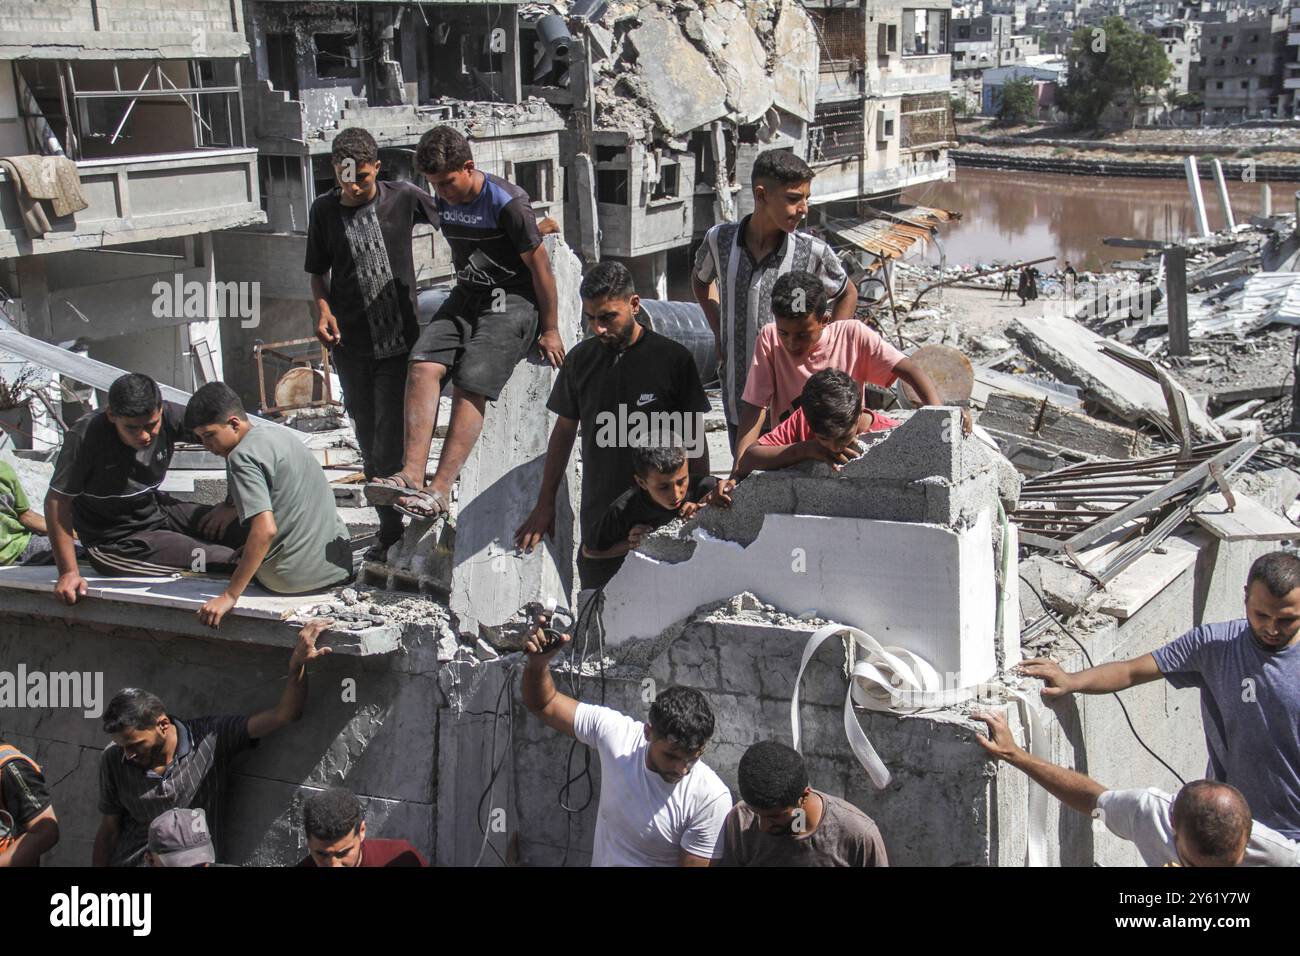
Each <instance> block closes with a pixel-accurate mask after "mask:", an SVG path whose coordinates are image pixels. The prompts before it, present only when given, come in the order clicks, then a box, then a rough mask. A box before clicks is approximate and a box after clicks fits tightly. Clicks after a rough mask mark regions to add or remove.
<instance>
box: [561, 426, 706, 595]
mask: <svg viewBox="0 0 1300 956" xmlns="http://www.w3.org/2000/svg"><path fill="white" fill-rule="evenodd" d="M632 467H633V469H634V474H633V480H634V482H635V484H633V485H632V487H631V488H629V489H628V490H627V491H625V492H623V494H621V495H619V496H618V497H617V498H616V499H614V502H613V504H611V505H610V506H609V508H607V509H606V510H605V514H604V515H603V516H602V517H601V519H600V522H599V523H598V524H597V525H596V530H595V532H594V533H593V534H592V536H591V538H590V539H589V540H588V541H586V542H585V543H584V544H583V547H582V553H583V554H584V555H585V556H586V557H588V558H605V559H609V567H610V572H609V573H610V575H611V576H612V574H613V572H615V571H617V570H618V569H619V567H621V566H622V564H623V558H624V557H625V556H626V555H627V553H628V552H629V551H631V550H632V549H633V548H635V547H637V546H638V545H640V543H641V539H642V538H643V537H644V536H645V535H647V534H649V533H650V532H651V531H654V530H655V529H656V528H662V527H663V526H664V525H666V524H668V522H670V521H672V520H673V519H674V518H689V517H691V516H692V515H693V514H695V512H696V511H698V510H699V508H700V506H701V502H702V501H703V500H704V498H705V497H706V496H707V495H708V494H709V493H710V492H711V491H712V490H713V489H714V487H716V486H717V483H718V479H716V478H714V477H713V476H712V475H698V474H697V475H693V474H691V473H690V470H689V462H688V459H687V457H686V448H685V446H683V444H682V443H681V441H680V440H679V439H678V438H677V437H676V436H673V437H672V439H671V440H670V441H669V442H668V443H667V444H655V445H642V446H639V447H637V448H635V449H633V451H632ZM602 570H603V569H602ZM606 580H608V578H606Z"/></svg>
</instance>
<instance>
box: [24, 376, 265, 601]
mask: <svg viewBox="0 0 1300 956" xmlns="http://www.w3.org/2000/svg"><path fill="white" fill-rule="evenodd" d="M183 417H184V416H183V413H182V411H181V409H180V408H179V407H178V406H176V405H170V404H169V405H164V404H163V400H162V391H161V390H160V389H159V388H158V384H157V383H156V382H155V381H154V380H153V379H151V378H150V377H149V376H147V375H141V374H139V373H138V372H132V373H130V374H128V375H123V376H122V377H120V378H118V379H117V380H116V381H115V382H113V384H112V385H111V386H110V387H109V389H108V408H107V409H105V410H102V411H98V412H95V413H94V414H91V415H86V416H85V417H83V418H82V419H80V420H79V421H78V422H77V423H76V424H75V425H73V426H72V427H71V428H70V429H68V431H67V433H66V434H65V435H64V436H63V447H62V448H61V449H60V450H59V457H58V460H57V461H56V462H55V465H54V476H53V477H52V478H51V479H50V489H49V492H48V493H47V494H46V496H45V519H46V524H47V526H48V528H49V534H50V544H51V547H52V550H53V551H54V560H55V562H56V563H57V564H58V567H59V579H58V582H57V584H55V587H54V593H55V596H56V597H58V599H59V600H60V601H62V602H63V603H64V604H76V603H77V601H78V599H79V598H81V596H82V595H84V594H85V593H86V582H85V579H83V578H82V576H81V571H80V570H79V569H78V567H77V554H76V545H75V543H74V540H73V532H74V530H75V532H76V537H77V539H78V540H80V542H81V544H82V545H83V546H84V547H85V548H86V557H87V558H88V559H89V561H90V563H91V565H93V566H94V568H95V570H96V571H98V572H99V573H100V574H105V575H134V576H145V577H150V576H156V575H160V574H162V575H167V574H172V573H174V572H175V571H177V570H185V571H188V570H190V569H191V568H192V567H193V566H194V559H195V554H196V553H197V552H200V551H201V552H202V553H203V555H204V556H205V560H206V568H207V570H209V571H215V572H217V573H228V572H229V571H231V570H232V569H233V568H234V567H235V563H236V562H237V560H238V558H237V557H236V556H235V552H236V550H237V549H238V548H239V547H240V546H241V545H242V544H243V543H244V538H245V536H246V533H245V532H244V530H243V529H242V528H241V527H240V526H239V523H238V522H237V521H235V509H234V508H233V507H232V506H231V505H229V504H221V505H216V506H212V505H196V504H191V503H189V502H184V501H177V500H176V499H174V498H172V497H171V496H170V495H166V494H163V493H162V492H160V491H159V490H158V487H159V485H161V484H162V480H163V477H164V476H165V475H166V474H167V468H168V466H169V465H170V464H171V460H172V452H173V450H174V449H175V446H176V444H177V443H178V442H181V441H184V440H186V436H187V434H188V433H187V432H186V430H185V426H184V422H183Z"/></svg>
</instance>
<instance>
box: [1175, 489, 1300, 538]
mask: <svg viewBox="0 0 1300 956" xmlns="http://www.w3.org/2000/svg"><path fill="white" fill-rule="evenodd" d="M1233 499H1234V507H1231V508H1230V507H1229V506H1228V501H1227V499H1226V498H1225V497H1224V496H1223V495H1222V494H1221V493H1219V492H1215V493H1214V494H1212V495H1207V496H1206V497H1205V499H1204V500H1202V501H1201V502H1200V503H1199V504H1197V505H1196V506H1195V507H1194V508H1192V520H1193V521H1195V522H1196V523H1197V524H1198V525H1200V526H1201V527H1202V528H1204V529H1205V530H1206V531H1208V532H1209V533H1210V534H1212V535H1214V537H1216V538H1218V539H1219V540H1220V541H1249V540H1255V541H1290V540H1292V539H1294V538H1300V528H1297V527H1296V526H1295V525H1293V524H1292V523H1291V522H1290V521H1288V520H1287V519H1286V518H1284V517H1282V515H1279V514H1277V513H1276V512H1274V511H1270V510H1269V509H1268V508H1265V507H1264V506H1263V505H1262V504H1260V503H1259V502H1258V501H1256V500H1255V499H1254V498H1251V497H1250V496H1249V495H1246V494H1244V493H1242V492H1234V493H1233Z"/></svg>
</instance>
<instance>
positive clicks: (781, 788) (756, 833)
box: [717, 740, 889, 866]
mask: <svg viewBox="0 0 1300 956" xmlns="http://www.w3.org/2000/svg"><path fill="white" fill-rule="evenodd" d="M737 776H738V783H739V789H740V796H741V801H742V802H740V803H738V804H736V805H735V806H734V807H732V809H731V812H730V813H729V814H727V819H726V822H725V823H724V824H723V826H722V859H720V860H719V861H718V863H717V865H718V866H888V865H889V858H888V856H887V855H886V853H885V844H884V841H883V840H881V839H880V831H879V830H878V829H876V824H875V823H874V822H873V821H872V819H871V818H870V817H869V816H867V815H866V814H865V813H863V812H862V811H861V810H859V809H858V808H857V807H855V806H854V805H853V804H851V803H849V802H848V801H846V800H841V799H840V798H839V797H833V796H831V795H830V794H829V793H822V792H821V791H820V790H814V789H813V788H812V787H811V786H809V784H808V768H807V767H806V766H804V761H803V757H801V756H800V755H799V752H798V751H797V750H794V749H793V748H791V747H787V746H786V745H785V744H781V743H777V742H776V741H774V740H764V741H761V742H759V743H756V744H754V746H752V747H750V748H749V749H748V750H746V751H745V755H744V756H743V757H741V758H740V766H739V768H738V770H737Z"/></svg>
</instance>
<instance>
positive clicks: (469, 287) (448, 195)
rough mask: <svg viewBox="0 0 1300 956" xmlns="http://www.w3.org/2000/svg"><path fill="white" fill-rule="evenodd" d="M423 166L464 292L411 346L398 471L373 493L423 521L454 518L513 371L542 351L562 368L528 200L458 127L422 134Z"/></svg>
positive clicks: (549, 284)
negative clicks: (434, 452) (477, 447)
mask: <svg viewBox="0 0 1300 956" xmlns="http://www.w3.org/2000/svg"><path fill="white" fill-rule="evenodd" d="M415 168H416V169H418V170H419V171H420V173H421V174H422V175H423V176H424V177H425V178H426V179H427V180H428V181H429V186H430V187H431V188H432V189H433V193H434V197H435V204H436V207H437V212H438V223H437V225H438V228H439V229H440V230H441V231H442V235H443V238H444V239H446V240H447V245H448V246H450V247H451V256H452V262H453V264H454V265H455V267H456V287H455V288H454V289H453V290H452V292H451V295H450V296H448V298H447V300H446V301H445V302H444V303H443V304H442V306H441V307H440V308H439V309H438V311H437V313H436V314H435V315H434V317H433V319H432V320H431V321H430V322H429V324H428V325H426V326H425V327H424V328H423V329H422V330H421V331H420V338H419V340H418V341H417V342H416V343H415V347H414V348H413V349H412V350H411V357H410V368H409V371H408V373H407V380H406V400H405V415H406V426H405V432H406V433H405V440H404V446H403V464H402V468H401V470H400V471H397V472H394V473H392V474H390V475H387V476H385V477H384V478H381V479H380V480H378V481H375V482H372V483H370V484H369V485H367V486H366V497H367V498H368V499H369V500H370V502H371V504H375V505H382V504H395V505H396V506H397V508H398V509H399V510H400V511H402V512H404V513H405V514H408V515H410V516H411V517H418V518H436V517H438V516H440V515H444V514H446V513H447V511H448V509H449V504H448V502H449V501H450V500H451V486H452V484H453V483H454V482H455V480H456V477H457V475H458V474H459V473H460V469H461V468H462V467H463V466H464V464H465V462H466V460H468V458H469V453H470V451H471V450H472V449H473V448H474V443H475V442H477V441H478V436H479V434H480V433H481V432H482V430H483V415H484V412H485V410H486V407H487V403H488V402H495V401H496V400H497V398H498V397H499V396H500V395H501V390H502V389H503V388H505V385H506V382H508V381H509V380H510V375H511V373H512V372H513V371H514V369H515V366H516V365H517V364H518V363H519V361H520V360H521V359H523V358H524V357H525V356H526V355H527V354H528V352H529V350H530V349H531V348H533V346H534V345H536V347H537V349H538V355H539V357H540V358H541V359H542V360H544V361H546V362H549V363H550V365H551V367H552V368H559V367H560V365H561V364H562V363H563V361H564V343H563V342H562V341H561V340H560V333H559V311H558V302H559V300H558V296H557V295H556V291H555V277H554V276H553V275H552V274H551V264H550V259H549V258H548V257H547V254H546V247H545V246H544V245H542V236H541V233H540V232H539V231H538V229H537V218H536V216H535V215H534V213H533V207H532V200H531V199H529V196H528V193H526V192H524V190H522V189H520V188H519V187H518V186H516V185H515V184H514V183H510V182H507V181H506V180H504V179H502V178H501V177H499V176H494V175H492V174H491V173H485V172H483V171H482V170H480V169H478V168H476V167H475V165H474V155H473V153H472V152H471V150H470V146H469V141H468V140H466V139H465V137H464V136H463V135H462V134H461V133H460V131H458V130H455V129H452V128H451V127H450V126H437V127H434V128H433V129H431V130H429V131H428V132H427V133H425V134H424V135H423V136H422V137H420V143H419V146H417V147H416V150H415ZM448 379H450V384H451V386H452V409H451V422H450V424H449V425H448V426H447V438H446V441H444V442H443V446H442V453H441V455H439V457H438V469H437V471H436V472H435V473H434V476H433V480H432V481H431V482H430V483H429V485H428V486H427V487H425V485H424V471H425V465H426V463H427V461H428V458H429V447H430V445H431V444H432V442H433V431H434V426H435V425H436V424H437V418H438V398H439V395H440V394H441V392H442V390H443V389H444V387H445V385H446V383H447V380H448Z"/></svg>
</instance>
